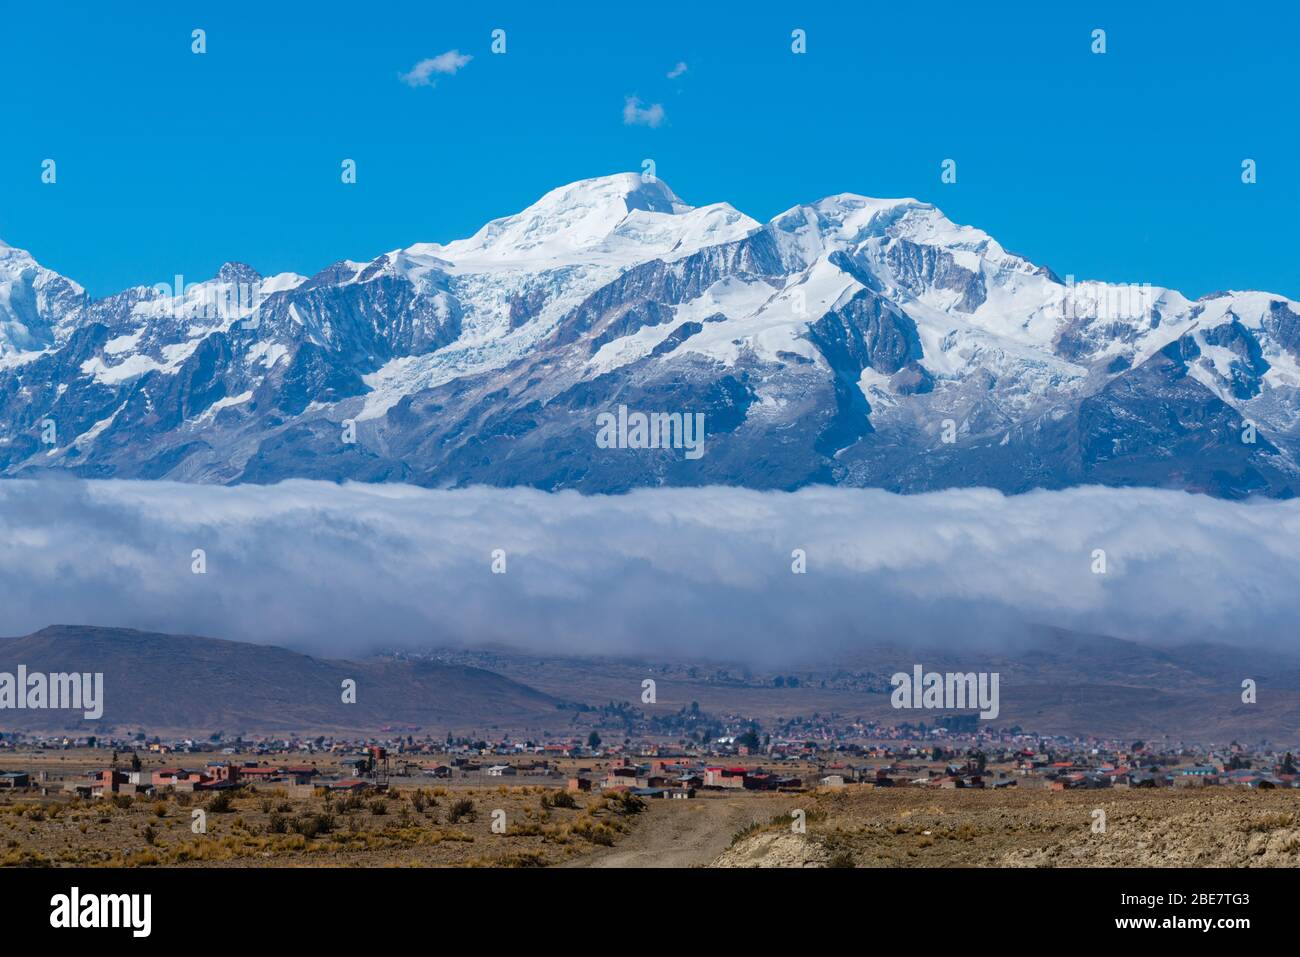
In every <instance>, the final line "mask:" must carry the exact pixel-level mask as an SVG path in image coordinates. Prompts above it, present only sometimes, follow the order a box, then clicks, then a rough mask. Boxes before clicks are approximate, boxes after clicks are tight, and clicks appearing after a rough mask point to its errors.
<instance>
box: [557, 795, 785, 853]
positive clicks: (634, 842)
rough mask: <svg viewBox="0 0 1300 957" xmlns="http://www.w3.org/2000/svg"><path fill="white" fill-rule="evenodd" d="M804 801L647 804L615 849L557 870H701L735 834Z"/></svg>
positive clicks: (747, 798)
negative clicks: (667, 868) (660, 868)
mask: <svg viewBox="0 0 1300 957" xmlns="http://www.w3.org/2000/svg"><path fill="white" fill-rule="evenodd" d="M807 802H808V797H807V796H805V795H759V794H746V795H742V796H738V797H728V796H723V795H712V794H706V795H701V796H700V797H697V798H696V799H694V800H690V801H673V800H658V801H651V802H649V806H648V807H647V808H646V810H645V811H644V812H642V814H641V815H639V820H638V821H637V822H636V826H635V828H633V830H632V833H631V834H629V835H628V836H627V837H625V838H622V839H621V840H620V841H619V842H618V844H617V846H615V847H611V848H605V849H601V850H598V851H596V852H594V853H592V854H587V855H584V856H583V857H581V858H580V859H576V860H573V861H569V862H566V863H565V864H564V865H562V866H564V867H705V866H707V865H709V864H711V863H712V862H713V861H714V860H715V859H716V858H717V857H718V855H720V854H722V852H723V851H725V850H726V849H727V846H728V845H729V844H730V843H731V840H732V838H733V837H734V836H735V834H736V832H738V831H740V830H741V829H743V828H746V827H749V826H750V825H753V824H763V825H766V824H768V823H769V822H771V820H772V819H773V818H774V817H776V816H778V815H783V814H788V813H789V812H790V810H791V809H792V808H796V807H800V806H803V805H804V804H807Z"/></svg>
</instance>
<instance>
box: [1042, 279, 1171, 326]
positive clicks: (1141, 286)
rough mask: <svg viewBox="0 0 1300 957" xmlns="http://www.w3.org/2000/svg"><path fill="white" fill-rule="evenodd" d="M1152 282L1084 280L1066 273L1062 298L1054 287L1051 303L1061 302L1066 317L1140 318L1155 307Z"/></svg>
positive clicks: (1113, 319) (1127, 320) (1135, 319)
mask: <svg viewBox="0 0 1300 957" xmlns="http://www.w3.org/2000/svg"><path fill="white" fill-rule="evenodd" d="M1155 304H1156V292H1155V289H1154V288H1153V287H1152V285H1151V283H1149V282H1143V283H1136V282H1129V283H1084V284H1082V285H1080V284H1079V283H1077V282H1075V279H1074V276H1072V275H1070V276H1066V277H1065V287H1064V291H1063V292H1061V293H1060V296H1059V300H1058V297H1057V295H1056V292H1055V287H1053V293H1052V299H1051V302H1050V305H1055V306H1058V307H1059V308H1060V310H1061V318H1062V319H1097V320H1100V321H1102V322H1136V321H1139V320H1141V319H1145V318H1146V317H1147V316H1148V315H1150V313H1151V310H1152V309H1153V308H1155Z"/></svg>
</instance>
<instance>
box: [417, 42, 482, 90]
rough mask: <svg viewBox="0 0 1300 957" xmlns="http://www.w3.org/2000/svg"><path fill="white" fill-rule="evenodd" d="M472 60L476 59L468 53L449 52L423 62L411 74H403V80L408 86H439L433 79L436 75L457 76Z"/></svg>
mask: <svg viewBox="0 0 1300 957" xmlns="http://www.w3.org/2000/svg"><path fill="white" fill-rule="evenodd" d="M472 59H474V58H473V57H472V56H470V55H469V54H468V53H461V52H460V51H459V50H448V51H447V52H446V53H439V54H438V55H437V56H435V57H430V58H429V59H427V60H421V61H420V62H419V63H417V64H415V66H413V67H411V71H410V72H409V73H403V74H401V79H402V82H403V83H405V84H406V85H407V86H413V87H414V86H434V85H436V84H437V80H435V79H434V78H433V76H434V74H435V73H437V74H440V75H442V76H455V75H456V73H457V72H459V70H460V69H461V68H462V67H463V66H464V65H465V64H466V63H468V62H469V61H470V60H472Z"/></svg>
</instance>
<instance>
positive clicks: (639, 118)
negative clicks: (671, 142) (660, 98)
mask: <svg viewBox="0 0 1300 957" xmlns="http://www.w3.org/2000/svg"><path fill="white" fill-rule="evenodd" d="M663 121H664V106H663V104H662V103H655V104H652V105H651V106H646V105H645V104H643V103H642V102H641V98H640V97H638V96H629V97H627V98H626V99H625V100H624V101H623V123H624V125H626V126H649V127H650V128H652V129H653V128H654V127H656V126H659V125H660V124H661V123H663Z"/></svg>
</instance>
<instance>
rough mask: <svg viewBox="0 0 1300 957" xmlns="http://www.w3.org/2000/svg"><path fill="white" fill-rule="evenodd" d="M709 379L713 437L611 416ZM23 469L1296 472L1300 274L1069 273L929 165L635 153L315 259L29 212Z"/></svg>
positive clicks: (1, 385) (1122, 481)
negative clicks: (720, 199) (77, 277)
mask: <svg viewBox="0 0 1300 957" xmlns="http://www.w3.org/2000/svg"><path fill="white" fill-rule="evenodd" d="M620 406H622V407H626V409H628V410H631V411H632V412H636V411H643V412H646V413H649V412H668V413H703V415H704V423H705V431H706V438H705V454H703V455H701V456H698V457H696V458H688V457H686V456H684V455H683V454H682V452H681V450H680V449H676V448H661V449H636V448H625V447H624V448H609V447H602V445H601V444H599V443H598V442H597V430H598V427H597V417H598V416H599V415H601V414H602V413H604V412H616V411H617V410H618V409H619V407H620ZM0 409H2V412H3V414H0V470H2V471H3V473H4V474H7V475H10V476H18V475H32V474H36V473H41V472H48V471H51V470H58V471H65V472H71V473H74V474H77V475H82V476H87V477H109V476H115V477H120V478H168V479H177V480H182V481H193V482H218V483H233V482H274V481H278V480H280V479H284V478H290V477H310V478H326V479H335V480H342V479H355V480H362V481H404V482H414V483H418V484H421V485H430V486H458V485H467V484H480V483H481V484H492V485H527V486H533V487H538V488H543V489H564V488H574V489H579V490H582V491H587V492H617V491H623V490H627V489H631V488H635V487H638V486H653V485H703V484H715V483H722V484H735V485H745V486H749V487H756V488H779V489H789V488H796V487H799V486H803V485H807V484H812V483H831V484H839V485H849V486H878V487H883V488H888V489H894V490H899V491H908V492H912V491H925V490H930V489H938V488H944V487H952V486H974V485H979V486H991V487H994V488H998V489H1001V490H1003V491H1006V492H1019V491H1024V490H1028V489H1031V488H1036V487H1048V488H1053V487H1062V486H1067V485H1075V484H1082V483H1100V484H1106V485H1146V486H1161V487H1172V488H1183V489H1188V490H1193V491H1200V492H1206V493H1210V494H1213V495H1219V496H1226V497H1244V496H1247V495H1252V494H1261V495H1268V496H1276V497H1288V496H1291V495H1292V494H1294V492H1295V491H1296V490H1300V305H1298V304H1297V303H1296V302H1294V301H1291V300H1288V299H1286V298H1285V297H1283V296H1279V295H1272V294H1269V293H1263V292H1223V293H1216V294H1213V295H1210V296H1206V297H1203V298H1202V299H1199V300H1196V301H1190V300H1188V299H1186V298H1184V297H1183V296H1182V295H1180V294H1179V293H1178V292H1176V291H1174V290H1170V289H1162V288H1158V287H1156V288H1152V287H1142V288H1138V287H1121V286H1114V285H1107V284H1104V283H1096V282H1080V283H1074V282H1073V281H1072V280H1068V278H1067V280H1062V279H1061V278H1060V277H1058V276H1057V275H1056V274H1055V273H1053V272H1052V271H1051V270H1050V269H1047V268H1046V267H1043V266H1039V265H1035V264H1034V263H1031V262H1029V261H1028V260H1026V259H1024V258H1022V257H1020V256H1017V255H1015V254H1014V253H1011V252H1008V251H1007V250H1006V249H1004V248H1003V247H1002V246H1001V245H999V243H998V242H997V241H996V240H994V239H993V238H992V237H990V236H989V235H987V234H986V233H984V232H982V231H980V230H978V229H975V228H972V227H969V226H959V225H956V224H954V223H953V222H951V221H950V220H948V219H947V218H946V217H945V216H944V215H943V214H942V213H941V212H940V211H939V210H938V209H936V208H935V207H934V206H932V205H929V204H927V203H922V202H918V201H916V200H913V199H899V200H881V199H869V198H867V197H863V196H856V195H851V194H841V195H837V196H830V197H827V198H826V199H823V200H820V201H818V202H815V203H811V204H809V205H803V206H796V207H795V208H793V209H791V210H789V211H787V212H784V213H782V214H781V215H779V216H777V217H775V218H774V219H773V220H772V221H771V222H768V223H766V224H760V223H758V222H756V221H755V220H753V219H751V218H750V217H748V216H746V215H745V214H743V213H741V212H739V211H738V210H736V209H734V208H732V207H731V206H729V205H727V204H725V203H717V204H714V205H711V206H703V207H691V206H688V205H687V204H685V203H684V202H682V200H680V199H679V198H678V197H677V196H676V195H675V194H674V193H673V192H672V191H671V190H670V189H669V188H668V187H667V186H666V185H665V184H664V183H662V182H661V181H658V180H654V179H649V180H647V179H645V178H643V177H642V176H640V175H639V174H620V175H615V176H607V177H601V178H597V179H591V180H584V181H582V182H578V183H574V184H572V185H569V186H565V187H562V188H560V189H557V190H554V191H552V192H550V193H547V194H546V195H545V196H543V197H542V198H541V199H540V200H539V201H538V202H537V203H535V204H533V205H532V206H530V207H529V208H527V209H525V210H524V211H523V212H521V213H518V214H517V215H514V216H508V217H506V218H504V219H499V220H496V221H494V222H491V223H488V224H487V225H486V226H484V227H483V228H482V229H480V230H479V231H478V232H477V233H476V234H475V235H473V236H471V237H470V238H468V239H464V240H458V241H456V242H452V243H448V244H446V245H439V244H432V243H422V244H417V245H415V246H411V247H409V248H406V249H398V250H394V251H392V252H389V253H385V254H384V255H381V256H379V257H378V258H376V259H374V260H372V261H370V262H348V261H344V262H339V263H336V264H335V265H333V266H330V267H328V268H327V269H325V270H323V271H321V272H320V273H318V274H316V275H315V276H312V277H310V278H308V277H304V276H298V275H292V274H282V275H277V276H271V277H264V276H261V275H260V274H258V273H257V272H256V271H255V270H254V269H252V268H251V267H249V266H246V265H241V264H237V263H229V264H227V265H226V266H224V267H222V269H221V270H220V272H219V273H218V275H217V276H216V277H215V278H213V279H211V280H209V281H207V282H203V283H198V284H195V285H192V286H186V287H185V288H183V289H176V288H174V287H169V286H166V285H163V286H158V287H153V286H142V287H138V288H134V289H129V290H126V291H125V292H121V293H118V294H117V295H113V296H109V297H107V298H104V299H97V300H96V299H91V298H89V297H88V296H87V295H86V293H85V292H84V290H83V289H82V288H81V287H80V286H78V285H77V284H76V283H75V282H73V281H72V280H69V279H65V278H63V277H61V276H59V275H57V274H56V273H53V272H51V271H50V270H47V269H44V268H42V267H41V266H40V265H39V264H38V263H37V262H36V261H35V260H34V259H33V258H32V257H31V256H30V255H28V254H27V253H25V252H23V251H21V250H18V249H14V248H11V247H9V246H6V245H4V244H3V243H0Z"/></svg>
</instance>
